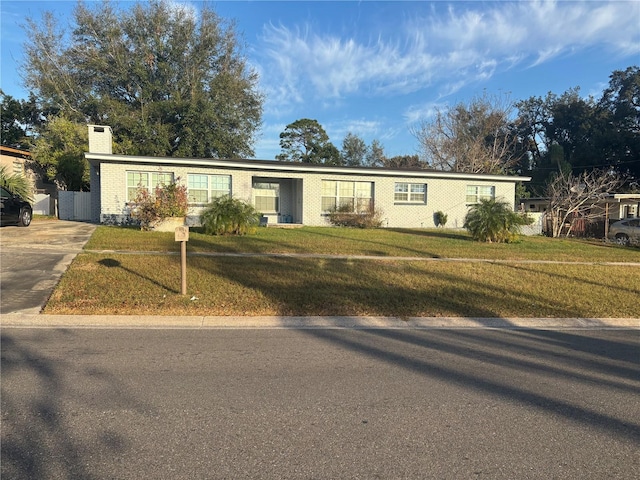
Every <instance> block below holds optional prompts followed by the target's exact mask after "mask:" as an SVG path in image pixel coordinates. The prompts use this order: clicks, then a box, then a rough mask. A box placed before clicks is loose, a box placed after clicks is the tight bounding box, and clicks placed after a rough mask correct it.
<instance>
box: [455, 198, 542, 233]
mask: <svg viewBox="0 0 640 480" xmlns="http://www.w3.org/2000/svg"><path fill="white" fill-rule="evenodd" d="M532 221H533V220H532V219H531V218H530V217H528V216H527V215H521V214H519V213H517V212H514V211H513V210H512V209H511V207H510V206H509V204H508V203H507V202H500V201H497V200H495V199H483V200H480V202H479V203H477V204H475V205H473V206H472V207H471V208H470V209H469V212H468V213H467V215H466V217H465V219H464V228H466V229H467V230H468V231H469V233H470V234H471V236H472V237H473V238H474V239H475V240H478V241H481V242H498V243H502V242H504V243H509V242H513V241H514V240H515V239H516V238H517V235H518V233H520V227H522V226H523V225H529V224H531V223H532Z"/></svg>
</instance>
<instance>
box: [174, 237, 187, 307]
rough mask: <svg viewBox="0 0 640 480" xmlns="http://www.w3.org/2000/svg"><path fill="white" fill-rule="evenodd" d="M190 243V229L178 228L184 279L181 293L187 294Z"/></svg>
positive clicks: (181, 270) (181, 268)
mask: <svg viewBox="0 0 640 480" xmlns="http://www.w3.org/2000/svg"><path fill="white" fill-rule="evenodd" d="M188 241H189V227H187V226H186V225H184V226H181V227H176V242H180V277H181V279H182V283H181V288H180V293H182V295H186V294H187V242H188Z"/></svg>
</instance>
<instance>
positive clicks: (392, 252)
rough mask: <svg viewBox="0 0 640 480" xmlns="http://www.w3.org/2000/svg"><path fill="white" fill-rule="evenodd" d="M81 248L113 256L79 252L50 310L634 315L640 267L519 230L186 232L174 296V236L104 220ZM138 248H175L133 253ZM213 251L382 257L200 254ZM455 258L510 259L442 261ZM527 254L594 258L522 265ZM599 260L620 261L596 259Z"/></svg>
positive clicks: (626, 251)
mask: <svg viewBox="0 0 640 480" xmlns="http://www.w3.org/2000/svg"><path fill="white" fill-rule="evenodd" d="M86 249H87V250H92V251H104V250H117V251H118V253H111V252H100V253H89V252H87V253H83V254H81V255H78V257H77V258H76V260H75V261H74V262H73V264H72V265H71V267H70V269H69V270H68V272H67V273H66V274H65V275H64V276H63V278H62V280H61V282H60V284H59V285H58V287H57V288H56V290H55V291H54V293H53V295H52V297H51V299H50V301H49V303H48V305H47V307H46V309H45V313H48V314H82V313H86V314H155V315H393V316H407V317H408V316H476V317H509V316H521V317H533V316H535V317H568V316H580V317H637V316H639V314H638V298H640V266H638V265H633V263H640V249H637V248H623V247H619V246H616V245H609V244H605V243H603V242H601V241H600V242H596V241H593V242H587V241H577V240H559V239H549V238H543V237H523V238H522V239H521V241H520V242H519V243H514V244H481V243H477V242H474V241H472V240H471V239H470V238H469V237H468V236H467V235H466V234H465V233H462V232H455V231H450V230H387V229H380V230H357V229H339V228H328V227H326V228H320V227H318V228H311V227H305V228H300V229H277V228H261V229H259V230H258V232H257V234H256V235H249V236H245V237H210V236H205V235H202V234H199V233H197V232H194V231H192V232H191V233H190V240H189V242H188V247H187V249H188V252H189V253H192V254H194V255H190V256H189V257H188V262H187V263H188V273H187V283H188V295H186V296H183V295H180V293H179V292H180V257H179V256H178V255H176V254H175V253H176V252H179V244H178V243H176V242H175V241H174V239H173V234H163V233H153V232H141V231H139V230H135V229H126V228H116V227H99V228H98V229H97V230H96V232H95V233H94V235H93V236H92V238H91V240H90V241H89V243H88V244H87V246H86ZM137 251H153V252H173V255H167V254H164V253H156V254H153V255H150V254H138V253H133V252H137ZM127 252H129V253H127ZM216 252H217V253H223V252H226V253H254V254H265V253H313V254H344V255H353V256H356V255H367V256H377V257H381V258H379V259H358V258H314V257H277V256H253V257H237V256H235V257H216V256H206V255H202V254H204V253H216ZM198 254H199V255H198ZM391 256H400V257H421V258H424V260H415V259H402V260H398V259H390V258H388V257H391ZM385 257H387V258H386V259H385ZM460 258H472V259H473V258H475V259H485V260H501V261H503V260H510V261H509V262H508V263H493V262H486V261H485V262H477V261H470V260H456V261H446V260H445V259H460ZM429 259H436V260H429ZM530 260H551V261H553V260H562V261H575V262H593V263H589V264H566V263H564V264H536V263H527V262H528V261H530ZM603 262H620V263H622V264H621V265H601V264H599V263H603ZM192 297H196V298H194V299H193V300H192V299H191V298H192Z"/></svg>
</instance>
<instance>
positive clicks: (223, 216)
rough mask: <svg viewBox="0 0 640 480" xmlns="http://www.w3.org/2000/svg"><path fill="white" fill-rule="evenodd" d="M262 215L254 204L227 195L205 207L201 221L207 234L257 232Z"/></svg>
mask: <svg viewBox="0 0 640 480" xmlns="http://www.w3.org/2000/svg"><path fill="white" fill-rule="evenodd" d="M261 216H262V215H261V214H260V213H259V212H258V211H256V209H255V208H254V207H253V205H250V204H248V203H246V202H243V201H242V200H238V199H236V198H232V197H231V196H229V195H225V196H223V197H218V198H216V199H215V200H213V201H212V202H211V203H209V204H208V205H207V206H206V207H205V208H204V211H203V212H202V214H201V215H200V222H201V223H202V227H203V229H204V233H206V234H207V235H246V234H247V233H255V230H256V227H257V226H258V225H259V224H260V217H261Z"/></svg>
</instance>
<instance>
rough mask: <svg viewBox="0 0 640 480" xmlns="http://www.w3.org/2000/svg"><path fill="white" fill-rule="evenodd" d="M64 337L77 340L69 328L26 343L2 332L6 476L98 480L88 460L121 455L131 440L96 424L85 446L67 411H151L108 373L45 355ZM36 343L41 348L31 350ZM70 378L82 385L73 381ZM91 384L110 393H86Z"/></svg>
mask: <svg viewBox="0 0 640 480" xmlns="http://www.w3.org/2000/svg"><path fill="white" fill-rule="evenodd" d="M36 332H37V333H36ZM34 337H35V338H34ZM60 337H64V338H62V341H64V342H65V343H66V344H73V342H74V341H75V333H73V330H65V329H58V330H51V331H49V330H47V331H45V332H39V331H34V333H33V336H32V338H30V339H29V341H28V342H27V341H21V340H20V339H19V338H18V337H17V336H16V335H13V334H12V332H11V330H6V329H5V330H4V331H3V332H2V337H1V345H2V377H3V381H2V418H3V421H2V469H1V474H0V475H1V476H2V478H7V479H9V478H11V479H36V478H69V479H71V478H73V479H84V480H91V479H94V478H97V477H95V476H94V475H93V474H92V473H91V472H90V470H89V468H88V464H89V463H88V460H89V459H90V458H92V457H94V456H96V455H98V454H104V452H109V454H111V455H113V457H118V456H119V455H121V454H122V453H123V452H125V451H127V450H129V449H130V444H131V442H130V440H129V439H128V438H126V437H125V436H123V435H122V434H121V433H117V432H115V431H113V430H111V429H109V428H101V427H100V426H99V425H98V424H92V425H91V426H90V427H88V428H89V431H90V432H92V434H93V435H94V438H93V441H91V442H89V443H87V442H81V441H80V440H78V436H77V430H76V431H75V432H74V429H75V428H78V427H79V425H78V423H77V422H78V420H77V419H76V418H74V417H73V416H70V415H69V414H68V412H69V411H75V410H77V409H82V408H86V406H87V402H92V404H93V406H94V407H95V408H96V409H97V410H108V409H111V408H125V409H135V410H137V411H145V410H147V409H146V408H145V407H144V406H142V405H140V404H139V403H138V402H137V401H136V400H134V399H133V398H132V397H130V396H129V395H128V394H127V393H125V392H126V389H125V388H124V387H123V385H121V384H120V382H119V381H118V379H117V378H115V377H114V376H113V375H111V374H110V373H108V372H106V371H102V370H99V369H96V368H91V369H87V368H84V369H83V368H82V367H79V366H78V365H77V364H75V363H73V362H72V361H71V360H69V361H65V360H60V359H54V358H51V357H48V356H47V355H45V354H44V353H43V352H46V351H47V349H48V348H49V347H50V345H54V344H55V342H59V341H61V338H60ZM34 342H35V344H36V345H38V347H41V348H34V347H31V346H28V345H29V344H33V343H34ZM79 369H80V370H79ZM69 375H73V376H74V378H75V379H76V380H77V379H78V377H80V381H79V382H70V381H69V377H68V376H69ZM87 385H91V386H92V387H93V388H97V389H98V390H99V391H101V392H108V395H107V394H105V395H92V394H91V393H90V391H88V390H84V388H87ZM89 390H90V389H89ZM64 412H66V413H64Z"/></svg>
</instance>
